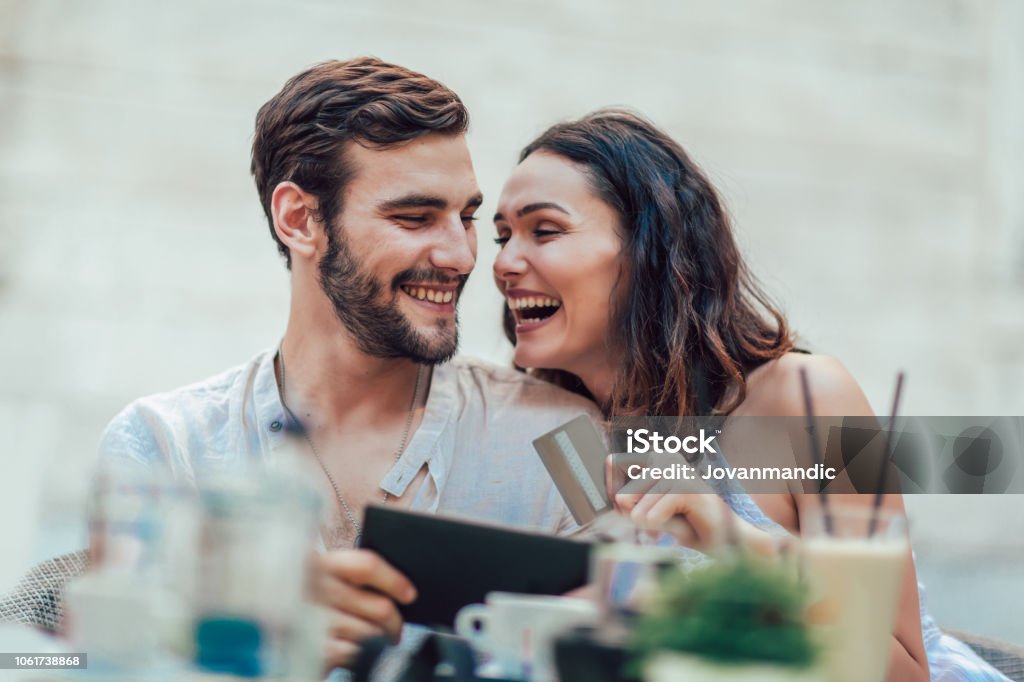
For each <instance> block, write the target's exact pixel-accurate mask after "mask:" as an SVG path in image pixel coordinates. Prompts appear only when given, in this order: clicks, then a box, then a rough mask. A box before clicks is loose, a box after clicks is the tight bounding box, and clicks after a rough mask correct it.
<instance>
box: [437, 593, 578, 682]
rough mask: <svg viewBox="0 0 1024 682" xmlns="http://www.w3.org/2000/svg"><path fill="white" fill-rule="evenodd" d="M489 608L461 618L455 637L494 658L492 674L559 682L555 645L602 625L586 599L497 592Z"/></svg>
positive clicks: (467, 610)
mask: <svg viewBox="0 0 1024 682" xmlns="http://www.w3.org/2000/svg"><path fill="white" fill-rule="evenodd" d="M486 601H487V603H486V604H470V605H469V606H465V607H463V608H462V609H461V610H460V611H459V613H458V615H457V616H456V617H455V632H456V633H458V634H459V635H461V636H462V637H465V638H466V639H468V640H470V641H471V642H472V643H473V646H474V647H476V648H477V649H478V650H479V651H481V652H483V653H484V654H485V655H487V657H488V658H489V659H490V660H489V663H488V664H487V666H486V672H487V673H488V674H491V675H494V674H497V675H502V676H506V677H515V678H524V679H525V678H529V679H531V680H536V681H538V682H544V681H546V680H554V679H555V678H556V675H555V657H554V641H555V638H556V637H557V636H558V635H560V634H562V632H564V631H566V630H568V629H570V628H573V627H575V626H579V625H590V624H593V623H595V622H596V621H597V618H598V609H597V606H596V605H594V603H593V602H590V601H587V600H586V599H572V598H568V597H552V596H548V595H532V594H512V593H509V592H491V593H489V594H488V595H487V598H486Z"/></svg>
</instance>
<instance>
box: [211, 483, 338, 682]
mask: <svg viewBox="0 0 1024 682" xmlns="http://www.w3.org/2000/svg"><path fill="white" fill-rule="evenodd" d="M200 499H201V508H202V520H201V526H200V527H201V530H200V542H199V552H198V558H199V565H198V573H197V584H196V592H195V599H194V601H193V607H192V613H193V618H194V621H193V623H194V630H193V632H194V637H195V658H194V660H195V663H196V664H197V666H199V667H200V668H203V669H206V670H210V671H215V672H222V673H228V674H233V675H238V676H242V677H284V676H288V677H290V678H291V679H297V678H301V677H304V676H308V675H309V673H310V671H312V676H310V677H309V679H314V678H315V677H316V676H318V675H319V673H320V670H319V663H320V661H319V658H320V656H321V655H322V652H321V651H320V648H319V647H318V646H315V645H313V646H311V645H310V644H309V640H310V638H311V637H316V636H317V635H320V636H322V635H323V634H324V632H325V631H326V623H324V624H323V628H322V629H319V628H314V629H313V631H310V629H309V627H308V626H309V624H310V623H311V622H312V621H315V620H319V619H318V617H317V615H316V611H315V609H314V607H312V606H310V605H309V604H308V602H307V599H306V582H307V574H308V562H309V559H310V557H311V556H312V552H313V551H314V548H315V538H316V533H317V528H318V525H317V523H318V518H319V497H318V496H317V494H316V492H315V491H314V489H313V488H312V486H311V485H309V484H308V482H307V481H306V479H305V477H304V476H303V475H302V474H301V473H300V472H298V471H297V470H295V471H289V470H283V469H281V468H278V469H275V470H274V471H266V470H262V471H259V472H256V471H252V472H248V473H247V474H245V475H238V474H237V473H233V474H232V476H231V477H230V478H222V479H219V480H208V481H206V482H204V485H203V490H202V493H201V496H200ZM311 659H312V660H311Z"/></svg>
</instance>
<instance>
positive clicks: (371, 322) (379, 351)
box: [317, 227, 468, 365]
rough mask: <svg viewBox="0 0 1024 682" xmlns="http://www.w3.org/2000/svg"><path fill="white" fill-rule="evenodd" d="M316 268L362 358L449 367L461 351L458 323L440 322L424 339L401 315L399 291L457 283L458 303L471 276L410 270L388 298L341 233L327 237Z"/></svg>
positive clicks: (401, 275) (398, 278)
mask: <svg viewBox="0 0 1024 682" xmlns="http://www.w3.org/2000/svg"><path fill="white" fill-rule="evenodd" d="M317 267H318V269H319V270H320V287H321V288H322V289H323V292H324V293H325V294H326V295H327V298H328V299H330V301H331V304H332V305H333V306H334V313H335V315H337V316H338V319H339V320H340V321H341V323H342V324H343V325H344V326H345V329H346V330H348V332H349V333H350V334H351V335H352V338H353V339H355V341H356V344H357V345H358V346H359V349H360V350H361V351H362V352H364V353H366V354H367V355H370V356H373V357H377V358H409V359H410V360H413V361H414V362H417V363H420V364H424V365H436V364H439V363H442V362H446V361H448V360H450V359H451V358H452V356H453V355H455V351H456V350H457V349H458V345H459V332H458V321H457V318H454V317H453V318H452V319H447V318H441V319H440V320H438V321H437V324H436V326H435V329H436V333H434V334H423V333H420V332H419V331H417V330H416V329H415V327H413V325H412V323H410V322H409V320H408V318H406V316H405V315H404V314H403V313H402V311H401V310H400V309H399V303H398V297H399V296H401V290H400V289H399V287H400V286H401V285H402V284H407V283H409V282H416V283H419V284H426V283H428V282H429V283H436V284H451V283H453V282H457V283H458V289H457V290H456V299H455V300H456V302H458V296H459V295H460V294H461V293H462V288H463V287H464V286H465V284H466V279H467V278H468V275H461V276H459V277H450V276H447V275H445V274H443V273H441V272H438V271H437V270H432V269H429V268H410V269H408V270H403V271H402V272H400V273H398V274H397V275H395V276H394V278H392V280H391V285H390V289H391V291H390V297H388V293H387V292H386V291H385V289H386V287H385V285H384V284H383V283H382V282H380V281H379V280H377V279H376V278H375V277H374V276H373V275H371V274H370V273H368V272H366V271H364V270H363V268H362V266H361V264H360V263H359V261H357V260H356V258H355V256H354V255H353V254H352V252H351V250H350V249H349V247H348V244H347V243H346V241H345V237H344V236H343V234H342V231H341V229H339V228H337V227H336V228H334V229H331V231H330V233H329V234H328V238H327V253H325V254H324V256H323V258H321V259H320V262H319V263H318V264H317Z"/></svg>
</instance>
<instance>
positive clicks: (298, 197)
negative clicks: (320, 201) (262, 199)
mask: <svg viewBox="0 0 1024 682" xmlns="http://www.w3.org/2000/svg"><path fill="white" fill-rule="evenodd" d="M270 211H271V215H272V216H273V217H274V232H276V233H277V238H278V239H280V240H281V242H282V243H284V245H285V246H287V247H288V250H289V251H290V252H291V255H292V258H293V259H295V258H312V257H313V256H314V255H315V254H316V252H317V247H318V245H319V241H320V239H321V238H322V236H323V230H322V229H320V222H319V221H318V220H317V200H316V197H314V196H313V195H311V194H309V193H308V192H306V191H304V190H303V189H302V188H301V187H299V186H298V185H296V184H295V183H294V182H290V181H288V182H282V183H279V184H278V185H277V187H275V188H274V193H273V194H272V195H271V197H270Z"/></svg>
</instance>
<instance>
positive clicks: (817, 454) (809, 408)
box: [800, 367, 832, 535]
mask: <svg viewBox="0 0 1024 682" xmlns="http://www.w3.org/2000/svg"><path fill="white" fill-rule="evenodd" d="M800 387H801V388H802V389H803V392H804V411H805V412H807V433H808V437H809V438H810V440H811V456H812V457H814V463H815V464H818V465H821V466H820V467H819V468H821V469H824V468H825V457H824V456H823V455H822V454H821V444H820V443H818V439H817V438H816V437H815V432H816V430H815V428H814V401H813V400H812V399H811V386H810V384H808V383H807V368H806V367H801V368H800ZM820 492H821V511H822V514H823V515H824V518H825V533H826V534H827V535H831V534H832V512H831V511H830V510H829V508H828V488H827V487H823V488H820Z"/></svg>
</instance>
